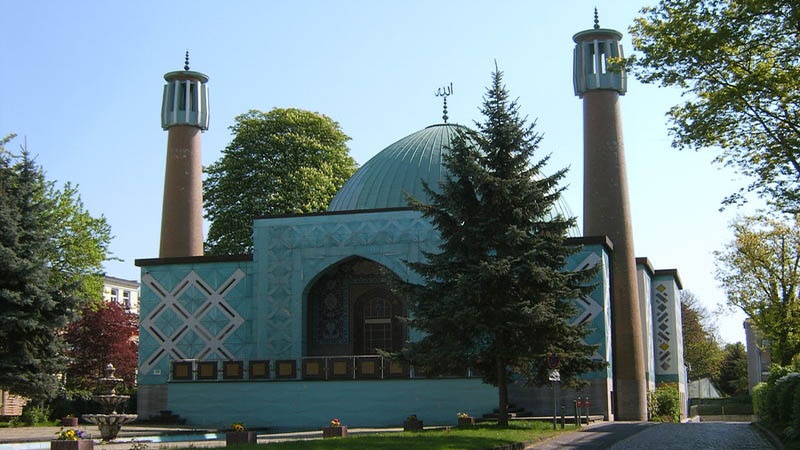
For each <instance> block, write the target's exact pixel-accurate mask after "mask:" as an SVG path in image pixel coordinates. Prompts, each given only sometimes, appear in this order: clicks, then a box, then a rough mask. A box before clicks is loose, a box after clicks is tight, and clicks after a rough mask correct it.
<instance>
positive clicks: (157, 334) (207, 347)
mask: <svg viewBox="0 0 800 450" xmlns="http://www.w3.org/2000/svg"><path fill="white" fill-rule="evenodd" d="M244 277H245V273H244V272H243V271H242V270H241V269H236V270H235V271H234V272H233V273H232V274H231V275H230V276H229V277H228V278H227V279H226V280H225V281H224V282H223V283H222V284H220V286H219V287H218V288H213V287H212V286H211V285H210V284H209V283H208V282H207V281H205V280H203V279H202V278H201V277H200V276H199V275H198V274H197V273H196V272H195V271H193V270H192V271H190V272H189V273H188V274H186V276H185V277H184V278H183V279H181V280H179V281H178V282H177V283H176V284H175V286H174V287H173V288H172V289H171V290H170V289H167V288H165V287H164V286H163V285H162V284H161V283H159V282H158V281H157V280H156V279H155V278H154V277H153V276H152V275H150V274H149V273H146V274H144V275H143V276H142V284H143V285H145V286H146V287H148V288H149V290H150V291H151V292H153V293H154V294H155V296H156V297H157V298H158V299H157V301H156V304H155V305H154V307H153V308H152V309H150V310H149V312H147V314H146V315H145V316H143V317H142V318H141V322H140V325H139V330H140V332H145V333H147V335H148V336H149V338H151V339H153V340H155V341H156V347H155V348H154V349H153V351H152V352H151V353H150V354H149V355H146V356H145V355H143V357H140V358H139V360H140V362H141V366H140V367H139V371H140V372H141V373H149V372H150V370H151V369H152V368H154V367H155V366H156V365H157V364H158V363H159V361H160V360H161V359H163V358H165V357H169V358H171V359H196V360H203V359H205V358H207V357H209V356H212V357H213V359H219V358H222V359H226V360H232V359H235V357H234V353H233V352H231V351H230V350H228V349H227V348H226V346H225V341H226V339H227V338H229V337H230V336H232V335H233V334H234V332H235V331H236V330H237V329H238V328H239V327H241V326H242V324H243V323H244V318H242V316H241V315H240V314H239V313H238V312H237V311H236V309H234V308H233V307H232V306H231V305H230V303H228V301H226V299H225V295H226V294H228V293H229V292H231V291H232V290H233V289H234V288H235V287H236V285H237V284H239V282H240V281H241V280H242V279H244Z"/></svg>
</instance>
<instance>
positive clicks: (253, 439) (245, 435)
mask: <svg viewBox="0 0 800 450" xmlns="http://www.w3.org/2000/svg"><path fill="white" fill-rule="evenodd" d="M256 443H258V442H257V436H256V432H255V431H228V432H227V433H225V446H226V447H230V446H231V445H243V444H256Z"/></svg>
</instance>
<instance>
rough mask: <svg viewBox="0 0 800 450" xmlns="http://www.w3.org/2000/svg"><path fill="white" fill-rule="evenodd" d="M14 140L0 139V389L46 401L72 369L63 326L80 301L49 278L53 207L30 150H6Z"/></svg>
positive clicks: (42, 176) (42, 177)
mask: <svg viewBox="0 0 800 450" xmlns="http://www.w3.org/2000/svg"><path fill="white" fill-rule="evenodd" d="M9 139H10V138H6V139H4V140H2V141H0V317H2V325H0V388H1V389H4V390H8V391H11V392H13V393H15V394H18V395H23V396H26V397H31V398H33V399H39V400H41V399H46V398H48V397H52V396H54V395H55V393H56V391H57V388H58V379H57V378H56V375H57V374H58V373H61V372H62V371H63V369H64V368H65V367H66V366H65V362H66V360H65V358H64V356H63V354H64V352H63V350H64V346H63V341H62V340H61V338H60V336H59V334H58V330H59V328H61V327H62V326H64V325H65V324H66V322H67V320H68V319H69V318H71V312H72V311H74V308H75V306H76V305H77V299H75V298H74V297H71V296H69V295H68V294H66V293H64V292H63V291H62V290H60V289H57V288H56V287H54V286H53V285H52V284H51V283H50V281H49V277H50V270H49V266H48V261H47V258H46V256H47V255H48V253H49V249H50V245H51V243H50V236H49V235H48V233H47V232H46V225H45V223H46V222H47V220H46V219H45V218H46V216H47V214H48V212H49V211H52V206H53V205H52V203H51V201H50V200H49V199H48V197H47V196H46V195H45V192H44V190H45V189H46V183H44V174H43V172H42V171H41V169H40V168H39V167H38V166H36V164H35V163H34V162H33V160H32V159H31V158H30V156H29V155H28V153H27V152H23V153H22V155H21V156H20V157H18V158H15V157H14V156H13V155H10V154H9V153H8V152H6V151H5V149H4V144H5V143H6V142H8V140H9ZM43 219H44V220H43Z"/></svg>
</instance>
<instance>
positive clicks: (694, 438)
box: [608, 422, 773, 450]
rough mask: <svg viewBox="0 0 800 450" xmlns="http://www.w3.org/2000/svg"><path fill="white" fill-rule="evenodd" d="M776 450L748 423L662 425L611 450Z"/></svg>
mask: <svg viewBox="0 0 800 450" xmlns="http://www.w3.org/2000/svg"><path fill="white" fill-rule="evenodd" d="M772 448H773V447H772V445H771V444H770V443H769V441H767V440H766V439H765V438H764V437H763V436H762V435H761V434H760V433H759V432H758V430H756V428H755V427H753V426H751V425H750V424H749V423H733V422H698V423H663V424H658V425H654V426H651V427H647V428H646V429H644V430H643V431H642V432H640V433H637V434H635V435H633V436H631V437H628V438H627V439H623V440H622V441H620V442H617V443H616V444H614V445H612V446H611V447H608V450H633V449H637V450H638V449H653V450H655V449H658V450H771V449H772Z"/></svg>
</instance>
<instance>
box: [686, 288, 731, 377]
mask: <svg viewBox="0 0 800 450" xmlns="http://www.w3.org/2000/svg"><path fill="white" fill-rule="evenodd" d="M681 319H682V325H683V326H682V328H681V329H682V333H683V358H684V361H685V362H686V364H687V366H688V367H689V379H691V380H699V379H701V378H709V379H711V380H713V381H714V382H715V383H716V382H717V380H719V371H720V367H721V364H722V358H723V352H722V348H721V347H720V343H719V339H718V338H717V334H716V329H715V327H714V324H713V322H712V320H711V316H710V314H709V312H708V310H707V309H706V308H704V307H703V305H701V304H700V301H699V300H698V299H697V297H696V296H695V295H694V293H692V292H691V291H689V290H684V291H681Z"/></svg>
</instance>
